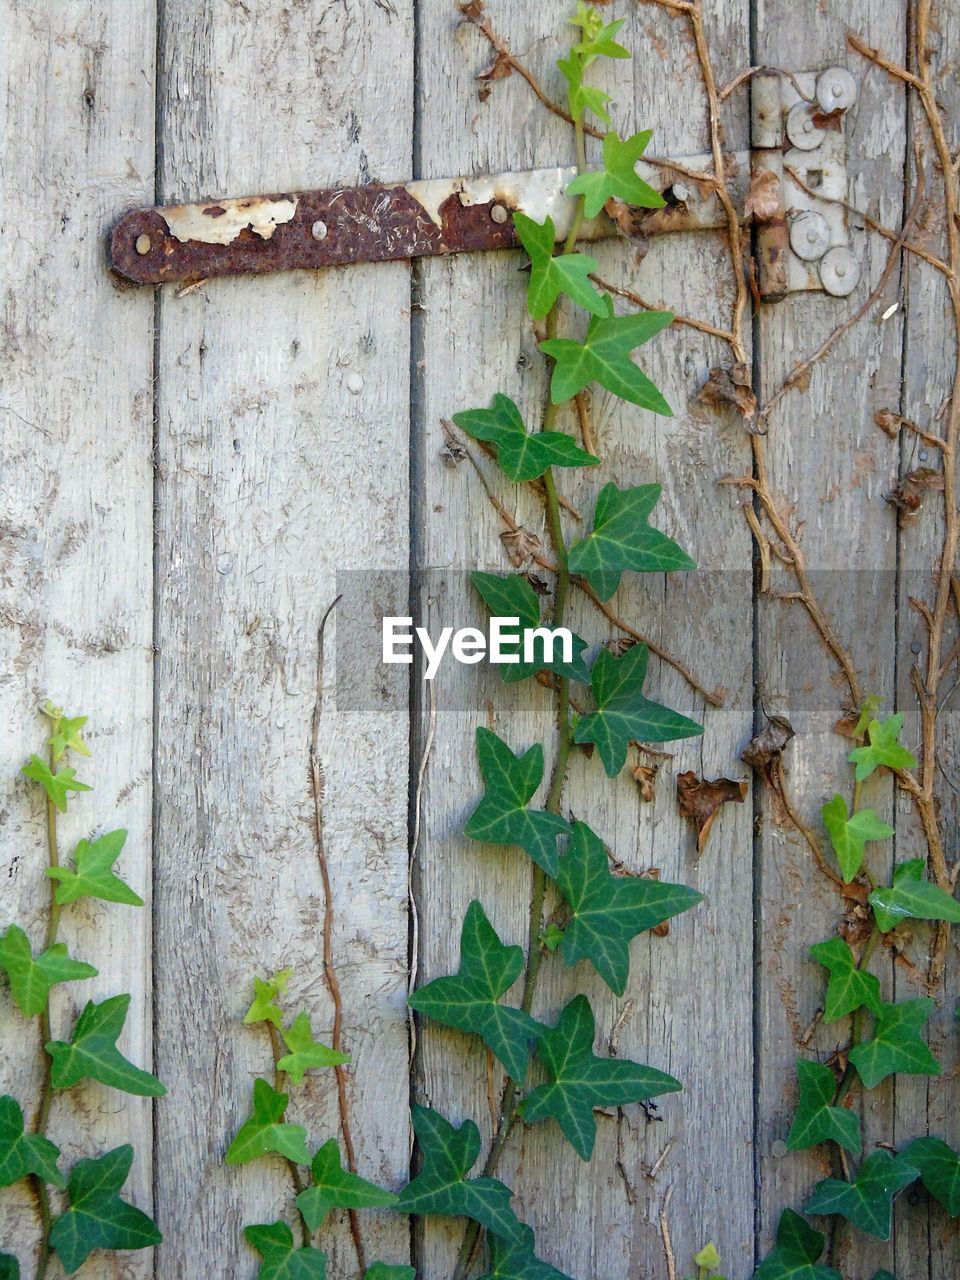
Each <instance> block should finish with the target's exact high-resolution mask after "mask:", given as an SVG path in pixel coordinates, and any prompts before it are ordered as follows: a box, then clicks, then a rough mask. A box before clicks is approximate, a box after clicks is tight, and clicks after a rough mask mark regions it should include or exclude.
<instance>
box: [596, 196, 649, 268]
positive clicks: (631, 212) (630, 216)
mask: <svg viewBox="0 0 960 1280" xmlns="http://www.w3.org/2000/svg"><path fill="white" fill-rule="evenodd" d="M603 211H604V213H605V214H606V215H607V217H608V218H610V220H611V221H612V222H615V223H616V224H617V226H618V227H619V229H620V230H621V231H622V232H623V234H624V235H625V236H627V237H628V238H629V239H630V240H632V241H633V242H634V245H635V246H636V248H637V249H638V250H640V252H641V258H640V261H641V262H642V261H643V259H644V258H645V257H646V256H647V253H648V251H649V249H650V243H649V241H648V240H647V237H646V236H645V235H644V230H643V229H644V226H645V225H646V222H647V218H648V216H649V213H650V210H649V209H638V208H636V206H634V205H632V204H626V203H625V201H623V200H618V199H617V198H616V196H611V197H610V199H609V200H608V201H607V203H606V204H605V205H604V206H603Z"/></svg>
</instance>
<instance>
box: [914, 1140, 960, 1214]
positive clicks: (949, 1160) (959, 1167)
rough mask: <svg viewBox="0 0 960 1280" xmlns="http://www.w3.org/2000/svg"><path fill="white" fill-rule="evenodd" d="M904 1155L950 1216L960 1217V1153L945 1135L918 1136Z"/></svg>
mask: <svg viewBox="0 0 960 1280" xmlns="http://www.w3.org/2000/svg"><path fill="white" fill-rule="evenodd" d="M901 1155H902V1156H903V1158H904V1160H906V1161H907V1163H908V1164H911V1165H913V1167H914V1168H915V1169H917V1170H918V1171H919V1174H920V1180H921V1182H922V1183H923V1185H924V1186H925V1187H926V1189H927V1190H928V1191H929V1192H930V1194H931V1195H932V1196H933V1197H934V1199H935V1200H939V1202H940V1203H941V1204H942V1205H943V1207H944V1208H945V1209H946V1211H947V1213H948V1214H949V1215H950V1217H951V1218H957V1217H960V1155H957V1153H956V1152H955V1151H954V1150H953V1148H952V1147H950V1146H948V1145H947V1143H945V1142H944V1141H943V1139H942V1138H915V1139H914V1140H913V1142H911V1143H909V1144H908V1145H907V1147H906V1148H905V1149H904V1150H903V1151H902V1152H901Z"/></svg>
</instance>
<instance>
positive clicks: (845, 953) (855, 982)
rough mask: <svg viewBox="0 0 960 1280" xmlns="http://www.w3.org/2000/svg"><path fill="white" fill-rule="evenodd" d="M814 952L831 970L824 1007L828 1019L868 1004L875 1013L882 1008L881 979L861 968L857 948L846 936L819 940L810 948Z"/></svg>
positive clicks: (829, 1020) (819, 960)
mask: <svg viewBox="0 0 960 1280" xmlns="http://www.w3.org/2000/svg"><path fill="white" fill-rule="evenodd" d="M810 954H811V955H812V956H813V958H814V960H817V961H818V962H819V963H820V964H822V965H823V967H824V968H825V969H827V970H829V972H830V981H829V983H828V984H827V998H826V1001H825V1004H824V1010H823V1019H824V1021H825V1022H836V1021H837V1019H838V1018H843V1017H846V1015H847V1014H848V1013H853V1011H854V1010H855V1009H860V1008H863V1007H864V1006H866V1008H868V1009H869V1010H870V1012H871V1013H874V1014H876V1013H879V1012H880V1009H881V1006H882V1004H883V1001H882V1000H881V998H880V983H879V981H878V979H877V978H875V977H874V976H873V974H872V973H866V972H865V971H864V970H863V969H859V968H857V964H856V961H855V960H854V958H853V952H852V951H851V950H850V947H849V946H848V944H847V943H846V942H845V941H844V940H843V938H831V939H830V940H829V942H818V943H817V944H816V946H813V947H811V948H810Z"/></svg>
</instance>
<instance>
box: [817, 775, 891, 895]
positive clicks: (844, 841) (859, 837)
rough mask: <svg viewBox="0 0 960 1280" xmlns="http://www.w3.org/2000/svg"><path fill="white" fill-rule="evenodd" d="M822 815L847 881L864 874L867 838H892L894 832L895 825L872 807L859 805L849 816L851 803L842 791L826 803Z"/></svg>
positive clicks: (821, 811)
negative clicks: (883, 820)
mask: <svg viewBox="0 0 960 1280" xmlns="http://www.w3.org/2000/svg"><path fill="white" fill-rule="evenodd" d="M820 817H821V818H822V820H823V825H824V827H825V828H826V830H827V834H828V835H829V837H830V843H831V844H832V845H833V851H834V853H835V854H836V855H837V862H838V863H839V864H840V870H841V871H842V872H843V882H844V884H849V883H850V881H851V880H855V879H856V877H857V876H858V875H859V874H860V868H861V867H862V866H863V852H864V845H865V844H866V843H867V841H868V840H888V839H889V838H890V837H891V836H892V835H893V827H891V826H888V825H887V823H886V822H881V821H880V819H879V818H878V817H877V815H876V814H875V813H874V811H873V810H872V809H858V810H857V812H856V813H855V814H853V816H852V817H847V803H846V801H845V800H844V798H843V796H840V795H835V796H834V797H833V799H832V800H830V801H828V803H827V804H825V805H824V806H823V807H822V809H821V810H820Z"/></svg>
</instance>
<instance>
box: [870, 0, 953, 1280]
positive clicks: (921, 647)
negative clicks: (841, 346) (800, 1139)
mask: <svg viewBox="0 0 960 1280" xmlns="http://www.w3.org/2000/svg"><path fill="white" fill-rule="evenodd" d="M932 35H933V39H934V41H935V42H938V43H936V44H935V47H932V48H931V50H930V53H931V57H932V66H933V77H934V88H935V93H936V95H937V100H938V101H939V102H940V103H941V105H942V108H943V111H942V119H943V121H944V124H945V126H946V128H947V137H948V140H949V142H950V145H951V147H952V148H953V149H955V148H956V146H957V143H958V141H960V139H958V131H960V115H958V108H960V93H958V88H960V86H958V84H957V78H956V74H955V51H956V50H957V48H958V47H960V14H958V13H957V12H956V10H955V7H953V6H950V5H946V4H944V5H941V6H939V9H938V10H937V11H936V30H935V32H934V33H932ZM911 56H912V54H911ZM909 141H910V144H911V151H910V154H911V155H912V154H913V145H914V143H919V144H920V145H921V147H922V153H923V156H924V164H925V168H926V170H927V174H926V181H927V190H928V192H929V196H930V199H931V201H935V202H936V203H937V205H938V206H939V204H940V201H941V199H942V195H941V192H942V180H941V176H940V174H939V172H938V171H937V170H936V167H935V166H933V165H932V157H933V150H932V147H931V144H930V139H929V132H928V130H927V127H926V123H925V121H924V119H923V115H922V111H921V110H920V108H919V106H915V107H914V109H913V112H912V116H911V137H910V140H909ZM912 176H914V175H912ZM923 234H924V236H925V238H926V240H927V242H928V243H929V247H930V249H931V251H932V252H934V253H937V254H939V255H941V256H942V255H944V254H945V253H946V251H947V250H946V244H945V237H944V235H943V226H942V218H935V219H933V218H932V219H929V220H928V222H927V225H926V227H925V229H924V233H923ZM904 302H905V305H906V312H907V324H906V351H905V357H904V383H903V401H902V410H901V412H902V413H903V414H904V415H905V416H906V417H908V418H909V419H910V420H911V421H913V422H916V423H917V424H918V425H920V426H921V427H923V428H925V429H929V430H930V431H932V432H933V433H934V434H935V435H941V434H942V433H943V429H944V428H943V425H942V422H943V420H942V418H941V417H940V415H941V413H942V411H943V409H944V408H945V406H946V404H947V402H948V400H949V398H950V396H951V394H952V385H953V376H954V370H955V368H956V364H955V362H956V359H957V351H956V345H955V343H956V339H955V330H954V324H953V317H952V313H951V312H950V308H949V299H948V297H947V291H946V287H945V283H944V282H943V280H942V278H941V277H940V275H939V273H938V272H937V271H935V270H934V269H933V268H932V267H930V266H928V264H927V263H925V262H923V261H921V260H920V259H918V258H915V257H913V256H910V257H909V258H908V259H907V260H906V280H905V287H904ZM887 450H888V452H889V454H890V464H891V467H894V468H895V467H896V466H897V463H898V462H899V473H900V475H905V474H906V473H908V472H910V471H912V470H914V469H916V468H919V467H938V466H939V465H940V461H941V460H940V455H939V453H938V451H937V450H935V449H933V448H932V447H930V446H929V445H927V444H926V443H925V442H924V441H920V440H917V439H916V437H915V436H913V435H912V433H907V432H904V433H903V436H902V438H901V441H900V444H899V449H898V445H897V443H896V442H894V441H890V442H889V443H888V444H887ZM952 500H953V501H956V496H955V495H954V496H953V499H952ZM942 547H943V502H942V499H941V495H940V494H938V493H937V494H931V495H930V498H929V499H928V500H927V501H925V502H924V504H923V506H922V507H921V509H920V511H919V512H918V513H917V514H916V515H912V516H909V515H908V516H905V517H904V518H902V519H901V522H900V529H899V537H898V551H899V565H900V574H899V597H898V606H899V613H898V620H899V628H898V645H897V678H898V697H899V705H900V707H901V709H903V710H905V711H906V712H907V720H906V724H905V727H904V740H905V741H906V742H907V743H908V745H909V746H910V747H911V748H914V749H915V747H916V744H917V743H918V741H919V739H920V725H919V717H918V709H917V700H916V692H915V689H914V686H913V676H912V672H913V670H914V668H915V667H918V666H919V667H920V669H921V671H923V670H925V668H926V654H927V633H926V626H925V624H924V621H923V619H922V617H921V616H920V614H919V612H918V611H917V608H916V606H915V605H914V604H913V603H911V601H912V600H922V601H924V602H925V603H927V604H928V605H929V606H930V607H932V605H933V600H934V596H935V592H936V579H935V578H934V577H933V575H932V573H931V570H932V569H933V568H934V567H935V566H937V565H938V564H939V561H940V555H941V551H942ZM947 634H948V637H949V639H948V641H947V644H946V646H945V650H944V654H943V656H946V652H948V651H949V647H950V645H951V644H952V643H953V635H952V633H951V632H950V631H949V630H948V633H947ZM955 678H956V672H955V671H953V672H951V673H950V674H947V675H946V676H945V677H944V682H943V685H942V692H941V696H940V704H941V714H940V719H939V730H938V741H937V755H938V758H939V760H940V762H941V766H942V767H941V768H940V769H938V773H937V792H938V801H939V819H940V826H941V831H942V833H943V841H944V847H945V848H946V849H947V850H955V849H956V848H957V847H958V838H960V830H958V827H960V806H958V801H957V791H956V788H955V784H956V777H955V772H954V771H955V767H956V766H955V762H956V760H957V750H958V738H960V732H958V731H960V722H958V717H957V709H956V702H955V697H956V695H955V694H954V695H952V696H951V695H950V693H949V690H950V687H951V685H952V684H953V682H954V680H955ZM896 822H897V860H898V861H904V860H905V859H907V858H914V857H921V856H923V857H926V856H927V847H926V842H925V840H924V839H923V835H922V832H921V830H920V829H919V823H918V822H917V819H916V815H915V813H914V811H913V809H912V807H911V806H909V805H907V804H905V803H904V800H903V799H902V798H899V797H898V806H897V817H896ZM948 856H949V855H948ZM911 923H912V922H911ZM911 932H912V946H911V948H910V951H909V953H908V955H909V958H910V959H911V960H912V961H913V963H915V964H916V965H917V966H918V967H919V970H920V972H921V973H923V972H925V971H926V968H927V966H928V964H929V955H930V942H931V932H930V930H929V928H927V927H925V926H923V925H919V924H916V925H915V926H914V928H913V930H912V931H911ZM958 973H960V935H958V932H957V929H956V927H954V928H953V929H951V931H950V946H949V950H948V953H947V964H946V970H945V972H944V975H943V979H942V984H941V987H940V990H938V991H937V992H936V993H935V994H936V996H937V1005H936V1008H935V1011H934V1013H933V1016H932V1017H931V1019H930V1022H929V1023H928V1038H929V1044H930V1047H931V1049H932V1050H933V1052H934V1054H935V1056H936V1057H937V1059H938V1061H939V1062H940V1064H941V1066H942V1069H943V1070H942V1074H941V1075H940V1076H938V1077H936V1078H935V1079H928V1078H926V1077H909V1076H901V1077H898V1079H897V1081H896V1134H897V1142H898V1143H904V1142H906V1141H907V1140H908V1139H910V1138H912V1137H916V1136H919V1135H921V1134H923V1133H929V1134H931V1135H932V1136H934V1137H938V1138H944V1139H945V1140H946V1141H947V1142H949V1143H950V1144H951V1146H953V1147H954V1149H957V1148H960V1115H958V1110H957V1105H956V1090H957V1073H958V1070H960V1058H958V1050H957V1037H956V1032H955V1028H956V1009H955V1005H956V1000H955V993H956V991H957V979H958ZM895 989H896V994H897V999H899V1000H905V999H909V998H911V997H912V996H916V995H923V994H926V992H925V990H924V989H923V988H922V984H921V983H920V982H919V981H918V980H917V976H915V975H914V974H912V973H910V972H909V971H908V970H907V969H906V967H903V968H900V969H898V970H897V973H896V976H895ZM906 1199H907V1204H906V1205H905V1206H904V1207H903V1211H902V1212H901V1213H900V1214H899V1215H898V1222H897V1235H896V1261H897V1268H898V1269H899V1270H900V1271H901V1273H902V1274H904V1275H911V1274H914V1273H916V1274H917V1275H920V1276H926V1275H928V1274H929V1276H930V1277H931V1280H936V1277H938V1276H941V1275H949V1274H950V1270H951V1268H953V1267H955V1266H956V1258H957V1238H958V1224H957V1222H956V1220H953V1221H951V1220H950V1219H949V1218H948V1217H947V1215H946V1213H945V1211H944V1210H943V1209H942V1208H941V1206H939V1205H938V1204H937V1203H936V1202H935V1201H934V1200H933V1199H932V1198H930V1197H928V1196H927V1195H926V1193H925V1192H923V1191H922V1190H921V1189H920V1188H919V1187H917V1188H911V1189H910V1192H909V1193H908V1194H907V1197H906ZM925 1255H928V1256H929V1270H924V1269H923V1267H922V1265H921V1264H920V1263H919V1262H918V1259H921V1258H923V1257H924V1256H925Z"/></svg>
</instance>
